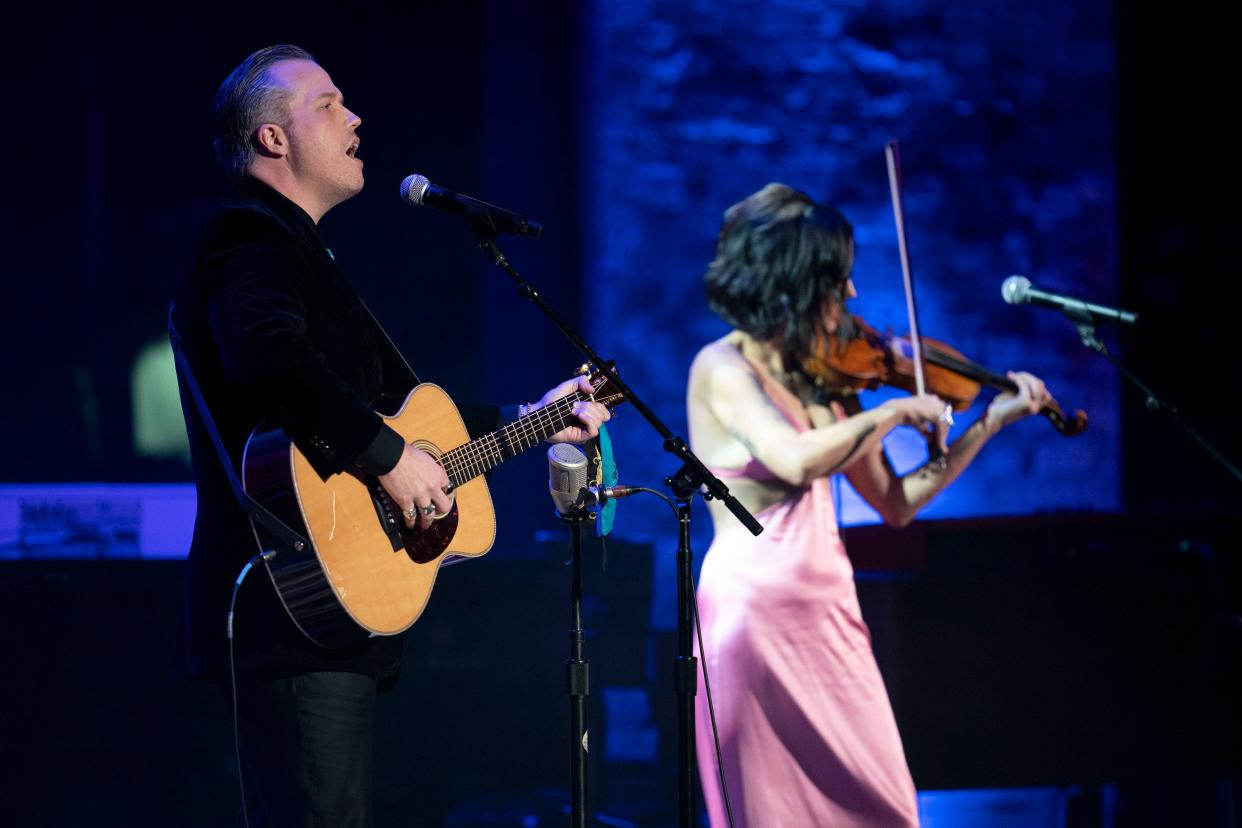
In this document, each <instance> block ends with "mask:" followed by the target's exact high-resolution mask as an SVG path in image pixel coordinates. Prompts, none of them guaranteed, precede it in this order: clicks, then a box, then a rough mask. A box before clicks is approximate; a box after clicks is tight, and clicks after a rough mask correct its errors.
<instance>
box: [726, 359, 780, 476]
mask: <svg viewBox="0 0 1242 828" xmlns="http://www.w3.org/2000/svg"><path fill="white" fill-rule="evenodd" d="M750 379H751V382H752V383H754V389H755V392H756V393H757V394H758V398H759V401H760V404H761V405H762V407H763V413H764V415H765V416H766V417H767V418H768V419H769V420H771V421H772V425H773V426H777V425H784V426H788V425H789V421H788V420H786V419H785V415H784V414H782V413H781V411H780V409H779V408H777V407H776V404H775V403H773V402H772V400H771V399H769V398H768V395H767V393H766V391H765V390H764V388H763V385H762V383H760V382H759V378H758V377H756V376H754V375H753V374H752V375H751V376H750ZM725 425H726V427H727V428H728V429H729V433H731V434H732V435H733V436H734V437H735V438H736V439H737V441H738V442H739V443H741V444H742V445H743V446H745V447H746V450H747V451H748V452H750V456H751V457H755V458H757V457H758V456H759V450H758V448H757V447H756V445H755V441H754V440H752V439H751V438H750V435H748V434H747V433H746V432H744V431H743V430H742V429H740V428H738V426H737V423H736V422H730V423H726V424H725Z"/></svg>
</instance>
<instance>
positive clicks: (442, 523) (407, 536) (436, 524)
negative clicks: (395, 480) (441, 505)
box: [400, 500, 457, 564]
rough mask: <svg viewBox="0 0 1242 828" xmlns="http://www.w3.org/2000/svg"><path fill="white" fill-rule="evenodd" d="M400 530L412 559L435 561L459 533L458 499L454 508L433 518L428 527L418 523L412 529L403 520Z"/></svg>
mask: <svg viewBox="0 0 1242 828" xmlns="http://www.w3.org/2000/svg"><path fill="white" fill-rule="evenodd" d="M400 532H401V542H402V544H403V545H404V546H405V553H406V554H407V555H409V556H410V560H412V561H414V563H420V564H421V563H430V562H431V561H434V560H435V559H436V558H437V557H439V556H440V554H441V553H443V552H444V550H445V549H448V545H449V543H450V542H451V541H452V540H453V535H455V534H457V501H456V500H454V501H453V508H452V509H451V510H449V513H448V514H447V515H445V516H444V517H442V518H440V519H439V520H433V521H432V522H431V526H429V527H427V528H426V529H420V528H418V526H417V525H415V526H414V528H413V529H410V528H407V527H406V525H405V521H402V522H401V529H400Z"/></svg>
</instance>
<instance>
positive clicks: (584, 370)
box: [574, 362, 591, 377]
mask: <svg viewBox="0 0 1242 828" xmlns="http://www.w3.org/2000/svg"><path fill="white" fill-rule="evenodd" d="M590 373H591V366H590V364H589V363H586V362H584V363H582V364H581V365H579V366H578V367H577V368H576V369H575V370H574V376H575V377H585V376H587V375H588V374H590Z"/></svg>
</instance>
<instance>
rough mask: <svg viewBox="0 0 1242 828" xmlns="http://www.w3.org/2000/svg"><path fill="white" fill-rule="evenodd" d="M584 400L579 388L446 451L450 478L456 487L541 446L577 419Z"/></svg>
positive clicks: (445, 461) (445, 462) (446, 465)
mask: <svg viewBox="0 0 1242 828" xmlns="http://www.w3.org/2000/svg"><path fill="white" fill-rule="evenodd" d="M583 399H585V397H584V396H583V395H582V393H581V392H579V391H575V392H574V393H572V394H569V395H568V396H565V397H561V398H560V399H558V400H554V401H552V402H550V403H548V404H547V405H546V406H544V407H543V408H540V409H539V410H537V411H533V412H531V413H530V414H527V415H526V416H525V417H522V418H520V419H517V420H514V421H513V422H511V423H509V424H508V425H505V426H502V427H501V428H500V429H499V430H497V431H493V432H492V433H491V434H488V435H486V436H484V437H480V438H479V439H477V440H471V441H470V442H469V443H466V444H465V445H464V446H458V447H457V448H455V449H453V450H452V451H449V452H445V454H444V456H443V457H442V458H441V462H442V463H443V465H444V471H445V472H446V473H447V474H448V478H449V480H450V481H452V483H453V485H454V486H460V485H462V484H463V483H466V482H467V481H469V480H473V479H474V478H476V477H478V476H479V475H480V474H483V473H485V472H489V471H491V470H492V469H494V468H496V467H497V466H499V465H500V464H501V463H503V462H504V461H506V460H508V459H509V458H510V457H514V456H516V455H518V454H520V453H522V452H523V451H526V450H527V449H528V448H530V447H532V446H535V445H538V444H539V442H540V441H541V440H543V439H545V438H547V437H551V436H552V435H553V434H555V433H556V432H558V431H560V430H561V429H563V428H565V427H566V426H567V425H569V424H570V423H571V422H573V421H574V416H573V410H574V406H575V405H576V404H577V403H578V402H579V401H580V400H583Z"/></svg>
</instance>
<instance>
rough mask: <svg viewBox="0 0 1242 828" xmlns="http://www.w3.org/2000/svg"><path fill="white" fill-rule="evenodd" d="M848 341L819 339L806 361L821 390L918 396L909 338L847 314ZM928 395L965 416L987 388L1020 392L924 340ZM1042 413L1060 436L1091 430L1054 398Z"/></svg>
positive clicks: (934, 342)
mask: <svg viewBox="0 0 1242 828" xmlns="http://www.w3.org/2000/svg"><path fill="white" fill-rule="evenodd" d="M842 323H843V324H842V325H841V327H840V333H842V334H844V335H843V336H838V335H832V336H820V337H819V338H818V339H817V341H816V342H815V344H814V346H813V348H812V352H811V353H810V354H808V355H807V356H805V357H803V359H802V366H801V367H802V371H803V373H805V374H806V375H807V376H808V377H809V378H810V379H811V380H812V381H814V382H815V384H816V385H818V386H821V387H824V386H827V387H831V388H847V389H854V390H855V391H859V390H863V389H868V390H874V389H876V388H878V387H880V386H881V385H888V386H892V387H894V388H900V389H902V390H903V391H907V392H909V393H917V388H916V383H915V373H916V372H915V364H914V359H913V357H912V354H913V347H912V345H911V342H910V341H909V340H908V339H904V338H902V337H895V336H892V335H890V334H883V333H880V332H879V331H877V330H876V329H875V328H872V327H871V326H870V325H868V324H867V323H866V321H865V320H863V318H862V317H860V316H853V315H850V314H845V315H843V318H842ZM922 343H923V361H924V363H925V364H924V366H923V369H924V382H925V387H926V392H927V393H929V394H935V395H936V396H938V397H940V398H941V399H943V400H944V401H945V402H946V403H948V404H949V405H950V406H952V407H953V410H954V411H964V410H965V409H967V408H969V407H970V404H971V403H972V402H974V400H975V398H976V397H977V396H979V391H980V389H981V388H982V386H984V385H987V386H991V387H993V388H999V389H1001V390H1003V391H1009V392H1010V393H1015V394H1016V393H1018V386H1017V384H1016V383H1014V381H1013V380H1011V379H1009V378H1008V377H1005V376H1002V375H1000V374H996V373H993V372H992V371H989V370H988V369H986V368H984V367H983V366H981V365H977V364H976V363H974V362H971V361H970V360H969V359H967V358H966V356H965V355H963V354H962V353H961V352H960V351H958V350H956V349H954V348H953V347H951V346H949V345H947V344H945V343H943V342H939V341H937V340H935V339H930V338H928V337H922ZM1039 413H1040V414H1042V415H1044V416H1045V417H1047V418H1048V421H1049V422H1050V423H1052V427H1053V428H1055V429H1056V430H1057V431H1058V432H1059V433H1060V434H1062V435H1064V436H1066V437H1073V436H1075V435H1077V434H1081V433H1082V432H1083V431H1084V430H1085V429H1086V428H1087V413H1086V412H1085V411H1083V410H1082V409H1078V410H1076V411H1075V412H1074V415H1073V416H1072V417H1066V416H1065V412H1064V411H1063V410H1062V409H1061V406H1060V405H1059V404H1058V403H1057V401H1056V400H1054V399H1050V400H1049V401H1048V402H1047V403H1046V404H1045V405H1044V407H1043V408H1042V409H1040V412H1039Z"/></svg>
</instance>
